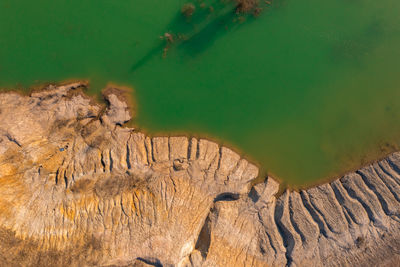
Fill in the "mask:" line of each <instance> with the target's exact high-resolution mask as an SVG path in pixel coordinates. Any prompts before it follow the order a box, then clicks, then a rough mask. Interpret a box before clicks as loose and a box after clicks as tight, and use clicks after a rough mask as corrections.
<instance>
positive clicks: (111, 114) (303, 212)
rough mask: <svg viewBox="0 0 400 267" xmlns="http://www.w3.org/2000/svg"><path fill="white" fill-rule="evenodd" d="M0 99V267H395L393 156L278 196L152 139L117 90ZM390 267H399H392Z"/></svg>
mask: <svg viewBox="0 0 400 267" xmlns="http://www.w3.org/2000/svg"><path fill="white" fill-rule="evenodd" d="M82 87H84V85H83V84H80V83H76V84H70V85H65V86H58V87H57V86H50V87H49V88H47V90H44V91H40V92H36V93H32V94H31V95H30V96H22V95H19V94H17V93H12V92H8V93H2V94H0V244H1V246H0V258H1V263H0V265H4V266H46V265H47V266H66V265H68V266H322V265H324V266H391V265H393V266H395V264H396V263H397V261H398V260H399V259H400V258H399V255H400V241H398V240H399V237H400V236H399V220H400V217H399V215H400V209H399V200H400V154H399V153H395V154H393V155H391V156H389V157H388V158H386V159H384V160H383V161H380V162H378V163H375V164H372V165H370V166H367V167H365V168H362V169H360V170H359V171H357V172H354V173H351V174H348V175H346V176H344V177H342V178H341V179H338V180H336V181H334V182H332V183H329V184H325V185H321V186H318V187H315V188H310V189H308V190H303V191H300V192H295V191H286V192H285V193H284V194H282V195H281V196H279V197H278V196H277V192H278V189H279V184H278V183H277V182H275V181H273V180H272V179H271V178H267V179H266V180H265V182H264V183H262V184H258V185H256V186H253V187H252V186H251V181H252V180H253V179H255V178H256V177H257V176H258V168H257V167H256V166H255V165H253V164H251V163H249V162H248V161H246V160H245V159H242V158H241V157H240V156H239V155H238V154H237V153H235V152H233V151H232V150H230V149H229V148H226V147H220V146H219V145H218V144H216V143H214V142H211V141H208V140H205V139H196V138H187V137H185V136H177V137H165V136H160V137H149V136H146V135H144V134H142V133H140V132H138V131H136V130H135V129H132V128H125V127H122V125H123V124H124V123H125V122H127V121H128V120H129V119H130V115H129V109H128V106H127V105H126V103H125V101H124V100H123V99H122V98H121V96H120V95H119V94H118V93H117V92H118V90H117V89H113V90H108V91H106V92H108V93H107V94H106V95H105V98H106V100H107V103H108V105H107V107H102V106H100V105H98V104H95V103H93V102H92V101H91V100H90V99H89V98H87V97H86V96H85V95H84V94H83V93H82V92H81V90H82ZM396 259H397V260H396Z"/></svg>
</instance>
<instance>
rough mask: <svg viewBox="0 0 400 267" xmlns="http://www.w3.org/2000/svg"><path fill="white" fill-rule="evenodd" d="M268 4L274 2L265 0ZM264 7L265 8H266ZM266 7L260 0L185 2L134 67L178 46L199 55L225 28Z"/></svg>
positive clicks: (134, 68)
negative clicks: (153, 44) (154, 44)
mask: <svg viewBox="0 0 400 267" xmlns="http://www.w3.org/2000/svg"><path fill="white" fill-rule="evenodd" d="M263 3H264V4H265V7H268V6H269V5H271V2H270V1H264V2H263ZM265 7H264V8H265ZM262 10H263V7H262V6H261V4H260V0H199V1H195V2H187V3H185V4H184V5H182V7H181V9H180V12H178V13H177V15H176V16H175V17H174V19H173V20H172V21H171V23H170V24H168V25H167V27H166V30H165V32H164V33H163V34H162V35H161V36H160V38H159V39H160V40H161V41H162V43H158V44H157V45H156V46H155V48H154V49H152V50H150V51H149V52H148V53H147V54H146V55H145V56H144V57H143V58H141V59H140V60H139V61H137V62H136V63H135V64H134V65H133V66H132V71H135V70H136V69H137V68H139V67H140V66H142V65H143V64H144V63H145V62H147V60H149V59H150V58H151V57H153V56H154V55H156V54H159V53H160V51H162V56H163V57H166V56H167V53H168V51H169V50H170V49H171V48H172V47H173V46H174V47H178V46H180V47H182V48H183V49H184V51H186V52H189V53H190V54H191V55H195V54H196V53H197V52H199V51H201V50H203V49H204V48H205V47H206V45H207V44H209V43H211V42H212V41H213V40H214V39H215V38H216V36H217V33H221V31H225V32H227V31H228V30H230V29H234V28H236V27H238V26H239V25H243V23H244V22H245V21H250V20H251V19H252V18H255V17H257V16H259V15H260V13H261V12H262Z"/></svg>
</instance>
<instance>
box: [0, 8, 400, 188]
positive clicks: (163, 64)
mask: <svg viewBox="0 0 400 267" xmlns="http://www.w3.org/2000/svg"><path fill="white" fill-rule="evenodd" d="M184 3H186V1H180V0H164V1H156V0H148V1H138V0H131V1H129V0H113V1H111V0H97V1H89V0H86V1H77V0H69V1H67V0H59V1H50V0H39V1H35V2H32V1H27V0H20V1H10V0H2V1H1V2H0V87H3V88H16V89H21V90H22V89H24V88H25V90H26V89H27V88H29V87H30V86H34V85H38V84H42V83H45V82H49V81H50V82H53V81H54V82H57V81H62V80H66V79H89V80H90V81H91V89H90V90H91V92H93V93H96V92H99V91H100V90H101V89H102V88H103V87H104V86H105V85H106V84H107V83H109V82H113V83H116V84H121V85H126V86H129V87H132V88H134V91H135V97H136V103H138V106H137V114H136V118H135V121H134V123H135V124H136V125H138V126H139V127H140V128H141V129H144V130H146V131H148V132H149V133H152V134H157V133H163V134H165V133H168V134H170V133H171V134H172V133H182V132H184V133H189V134H195V133H198V134H199V135H201V136H208V137H211V138H214V139H217V140H219V141H220V142H222V143H225V144H227V145H230V146H232V147H235V149H236V150H237V151H239V152H240V153H242V154H244V155H246V156H248V157H250V158H252V159H253V160H254V161H256V162H258V163H259V164H260V166H262V168H263V169H264V170H265V171H268V172H269V173H272V174H273V175H274V176H277V177H279V178H281V179H282V180H284V181H285V182H287V183H289V184H291V185H304V184H309V183H313V182H316V181H318V180H321V179H326V178H329V177H332V176H333V175H338V174H341V173H343V172H345V171H347V170H350V169H353V168H356V167H358V166H359V165H360V164H363V163H365V162H367V161H369V160H372V159H374V158H377V157H381V156H383V155H384V154H385V153H387V152H388V151H391V150H393V149H396V148H397V144H398V142H399V141H400V139H399V135H400V123H399V115H400V104H399V101H398V99H399V96H400V90H399V89H400V88H399V87H400V75H399V74H400V51H399V47H400V16H399V14H400V2H396V1H393V0H382V1H372V0H352V1H344V0H333V1H329V2H326V1H317V0H305V1H298V0H281V1H275V2H273V3H272V5H271V6H268V5H266V4H264V3H263V4H262V6H263V7H265V8H264V11H263V12H262V14H261V15H260V16H259V17H257V18H253V17H252V16H246V17H245V21H243V20H242V19H240V18H239V17H238V16H237V15H235V14H232V12H231V10H232V8H233V6H232V5H229V4H227V5H226V4H221V3H219V2H218V1H207V2H205V4H206V6H207V8H208V7H209V6H210V5H212V6H213V7H214V12H209V13H207V12H208V10H209V9H201V8H199V6H197V9H196V11H195V13H194V16H193V18H192V19H191V20H187V19H185V18H183V17H182V16H181V15H180V9H181V7H182V5H183V4H184ZM166 32H169V33H174V34H178V33H185V34H186V37H185V38H186V39H187V40H183V39H184V38H183V39H182V40H176V41H175V42H174V43H173V44H171V45H170V48H169V49H168V51H167V53H166V55H164V56H163V48H164V47H165V45H166V44H165V40H161V39H160V36H162V35H164V33H166Z"/></svg>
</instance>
